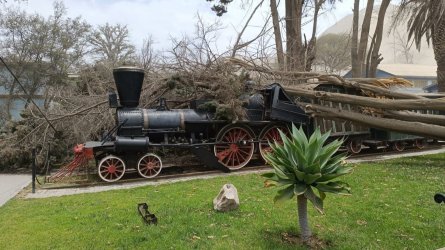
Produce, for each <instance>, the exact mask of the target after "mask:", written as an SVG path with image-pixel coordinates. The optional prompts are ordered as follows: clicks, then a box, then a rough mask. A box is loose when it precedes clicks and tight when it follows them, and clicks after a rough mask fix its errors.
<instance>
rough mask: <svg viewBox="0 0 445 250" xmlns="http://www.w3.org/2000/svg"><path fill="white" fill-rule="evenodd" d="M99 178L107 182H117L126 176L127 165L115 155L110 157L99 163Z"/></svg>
mask: <svg viewBox="0 0 445 250" xmlns="http://www.w3.org/2000/svg"><path fill="white" fill-rule="evenodd" d="M98 173H99V177H100V178H101V179H102V180H104V181H106V182H115V181H118V180H119V179H121V178H122V176H124V173H125V163H124V161H123V160H122V159H121V158H119V157H117V156H114V155H109V156H107V157H105V158H103V159H102V160H101V161H100V162H99V167H98Z"/></svg>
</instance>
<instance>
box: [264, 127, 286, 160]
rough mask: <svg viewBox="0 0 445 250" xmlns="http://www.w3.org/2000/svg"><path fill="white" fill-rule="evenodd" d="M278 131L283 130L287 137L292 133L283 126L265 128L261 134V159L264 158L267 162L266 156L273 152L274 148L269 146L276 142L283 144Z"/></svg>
mask: <svg viewBox="0 0 445 250" xmlns="http://www.w3.org/2000/svg"><path fill="white" fill-rule="evenodd" d="M278 130H281V131H282V132H283V133H284V134H285V135H289V133H290V132H289V129H288V128H287V127H285V126H282V125H274V126H268V127H265V128H264V129H263V130H262V131H261V133H260V137H259V139H260V142H259V148H260V155H261V158H263V160H264V161H266V159H265V157H264V156H265V155H266V154H268V153H270V152H272V148H271V147H270V146H269V142H271V143H273V142H274V141H276V142H278V143H280V144H283V140H282V139H281V136H280V133H279V131H278Z"/></svg>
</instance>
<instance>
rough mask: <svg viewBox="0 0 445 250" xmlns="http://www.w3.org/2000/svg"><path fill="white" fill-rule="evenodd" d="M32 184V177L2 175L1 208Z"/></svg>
mask: <svg viewBox="0 0 445 250" xmlns="http://www.w3.org/2000/svg"><path fill="white" fill-rule="evenodd" d="M29 183H31V175H30V174H29V175H25V174H0V207H1V206H3V205H4V204H5V203H6V202H7V201H9V200H10V199H11V198H13V197H14V196H16V195H17V194H18V193H19V192H20V191H21V190H22V189H23V188H24V187H26V186H28V185H29Z"/></svg>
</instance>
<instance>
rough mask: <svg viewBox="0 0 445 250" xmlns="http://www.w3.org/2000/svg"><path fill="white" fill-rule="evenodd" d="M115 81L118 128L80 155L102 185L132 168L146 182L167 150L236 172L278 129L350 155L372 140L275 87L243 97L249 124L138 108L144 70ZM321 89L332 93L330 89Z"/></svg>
mask: <svg viewBox="0 0 445 250" xmlns="http://www.w3.org/2000/svg"><path fill="white" fill-rule="evenodd" d="M113 76H114V80H115V84H116V89H117V92H118V93H117V95H116V93H114V92H112V93H109V95H108V99H109V100H108V101H109V105H110V108H115V109H116V116H115V120H116V125H115V126H114V127H113V128H112V129H111V130H110V131H109V132H108V133H107V134H106V135H104V136H103V138H102V140H101V141H90V142H86V143H85V144H83V145H82V149H81V150H80V151H82V152H84V153H85V155H86V156H88V158H90V159H93V158H94V159H95V160H96V165H97V171H98V174H99V177H100V178H101V179H102V180H104V181H106V182H114V181H117V180H119V179H121V178H122V177H123V176H124V174H125V172H126V171H127V170H129V169H136V170H137V171H138V173H139V175H140V176H142V177H144V178H153V177H155V176H157V175H158V174H159V173H160V172H161V170H162V167H163V159H161V157H160V154H159V153H157V152H159V151H162V149H169V148H183V149H189V150H190V151H191V152H193V153H194V154H195V155H196V156H197V158H199V159H200V160H201V161H202V163H203V164H205V165H207V166H210V167H213V168H218V169H221V170H222V171H225V172H228V171H231V170H237V169H240V168H242V167H244V166H246V165H247V164H248V163H249V161H251V159H252V158H253V157H254V155H255V156H259V157H264V155H265V154H267V152H269V151H270V150H271V149H270V147H269V145H268V141H273V140H276V141H280V140H281V139H280V136H279V129H280V130H282V131H288V130H287V129H288V125H289V124H291V123H294V124H295V125H297V126H302V127H303V128H304V129H305V131H306V132H307V133H312V131H313V128H314V127H320V128H321V130H322V131H328V130H330V131H331V135H332V137H333V138H335V137H343V138H346V139H347V140H346V147H347V148H348V150H349V151H351V152H353V153H357V152H359V149H361V147H362V143H363V139H364V138H370V136H372V132H371V130H370V129H369V128H367V127H362V126H358V125H355V124H352V123H350V122H348V121H336V120H325V119H323V118H317V119H313V118H311V117H310V116H309V115H308V114H306V113H305V111H304V110H303V109H301V108H300V107H299V106H298V105H297V104H296V103H295V102H294V101H293V99H292V98H291V97H290V96H289V95H288V94H287V93H286V92H285V91H284V89H283V88H282V87H281V86H280V85H279V84H276V83H275V84H272V85H270V86H268V87H266V88H264V89H262V90H261V91H259V92H258V93H256V94H254V95H247V96H244V97H243V99H244V101H245V103H246V105H245V107H244V108H245V113H246V117H247V119H246V120H243V121H237V122H235V123H233V122H231V121H227V120H218V119H216V116H215V113H214V112H209V111H208V110H205V109H201V108H200V105H202V104H203V103H204V102H205V100H194V101H192V102H191V103H190V105H189V106H190V108H189V109H170V108H169V107H168V105H167V104H166V101H165V99H162V98H161V99H160V100H159V105H158V106H157V107H155V108H150V109H143V108H138V105H139V99H140V94H141V89H142V82H143V79H144V71H143V70H141V69H138V68H134V67H120V68H116V69H114V70H113ZM319 88H321V89H320V90H325V91H326V90H328V89H326V88H331V91H332V88H334V87H333V86H326V85H323V86H321V85H320V86H319ZM328 91H329V90H328ZM335 91H338V90H335ZM118 97H119V98H118ZM307 101H310V100H307ZM330 105H331V106H332V103H331V104H330ZM335 105H339V106H341V104H334V106H335ZM343 108H348V109H352V108H353V107H350V106H349V105H343ZM377 134H379V133H377ZM380 134H381V133H380ZM416 140H417V138H414V139H413V141H416ZM396 141H398V140H396ZM404 141H406V140H404Z"/></svg>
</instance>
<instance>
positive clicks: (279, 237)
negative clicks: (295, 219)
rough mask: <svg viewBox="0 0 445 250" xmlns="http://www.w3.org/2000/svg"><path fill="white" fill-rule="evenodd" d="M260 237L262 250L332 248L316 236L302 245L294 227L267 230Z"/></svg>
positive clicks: (328, 242) (329, 243)
mask: <svg viewBox="0 0 445 250" xmlns="http://www.w3.org/2000/svg"><path fill="white" fill-rule="evenodd" d="M261 235H263V238H262V239H263V241H262V243H263V247H264V249H296V248H297V249H328V248H330V247H331V246H332V244H331V242H330V241H325V240H323V239H319V238H318V237H317V235H313V236H312V237H311V239H310V240H309V241H308V242H306V243H304V242H303V241H302V240H301V239H300V235H299V233H298V230H297V228H295V227H287V228H285V227H273V228H268V229H264V230H262V231H261Z"/></svg>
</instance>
